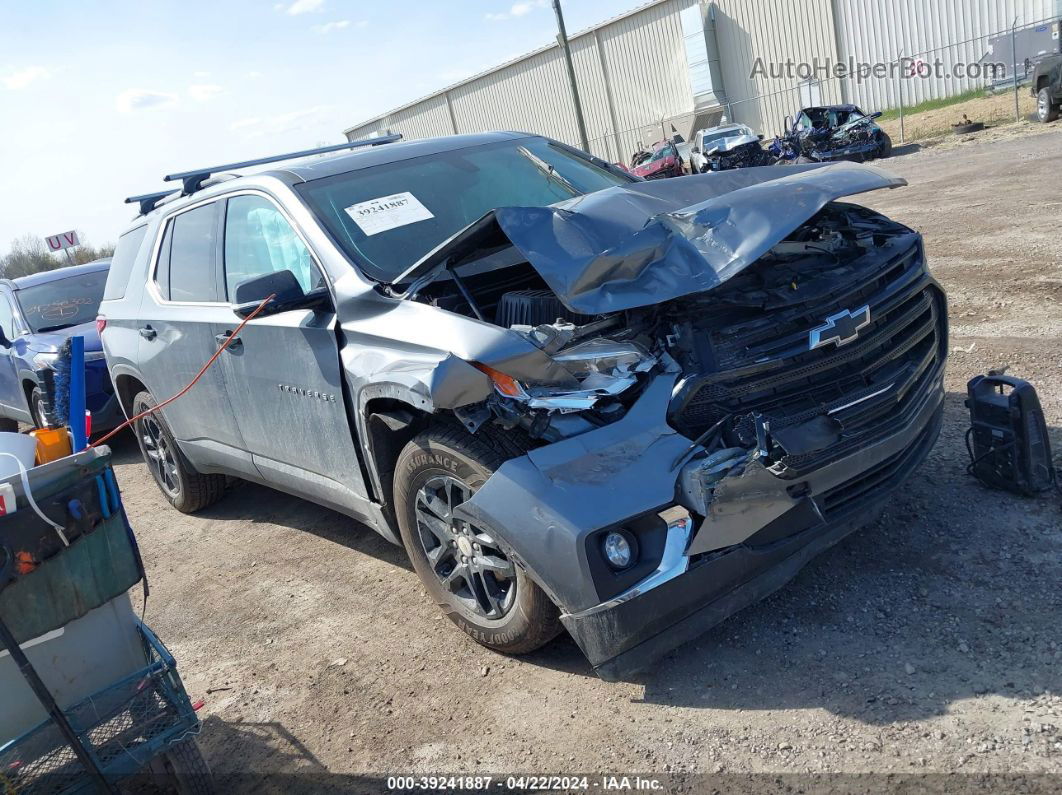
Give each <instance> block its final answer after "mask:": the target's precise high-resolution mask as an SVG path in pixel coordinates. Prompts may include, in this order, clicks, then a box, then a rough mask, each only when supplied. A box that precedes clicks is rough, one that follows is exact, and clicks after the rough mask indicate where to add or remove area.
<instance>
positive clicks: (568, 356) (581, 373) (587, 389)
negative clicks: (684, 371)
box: [476, 338, 657, 412]
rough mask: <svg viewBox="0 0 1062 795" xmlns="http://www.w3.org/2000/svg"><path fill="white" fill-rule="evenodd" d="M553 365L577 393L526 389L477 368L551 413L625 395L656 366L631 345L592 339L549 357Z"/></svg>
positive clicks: (504, 390) (501, 375) (645, 353)
mask: <svg viewBox="0 0 1062 795" xmlns="http://www.w3.org/2000/svg"><path fill="white" fill-rule="evenodd" d="M552 358H553V360H554V361H555V362H557V363H558V364H560V365H561V366H563V367H564V369H566V370H567V371H568V372H569V373H571V374H572V375H573V376H574V377H575V379H576V380H577V381H578V382H579V388H578V389H571V388H568V387H556V386H543V385H535V384H531V385H526V384H522V383H520V382H519V381H517V380H516V379H514V378H512V377H511V376H508V375H506V374H505V373H501V372H499V371H497V370H495V369H493V368H491V367H487V366H486V365H482V364H477V365H476V367H478V368H479V369H480V370H482V371H483V372H485V373H486V374H487V375H488V376H490V379H491V381H493V382H494V388H495V389H497V390H498V392H500V393H501V394H502V395H505V396H506V397H511V398H513V399H515V400H518V401H520V402H521V403H524V404H526V405H527V407H528V408H532V409H546V410H550V411H562V412H564V411H584V410H586V409H589V408H592V407H593V406H594V404H595V403H597V401H599V400H601V399H602V398H607V397H613V396H615V395H618V394H620V393H621V392H624V391H625V390H627V389H629V388H630V387H632V386H634V384H636V383H637V381H638V373H644V372H646V371H647V370H649V369H650V368H651V367H652V366H653V365H654V364H656V361H657V359H656V357H655V356H653V355H652V354H650V353H649V352H648V351H647V350H645V348H643V347H642V346H641V345H638V344H637V343H634V342H613V341H612V340H609V339H604V338H601V339H593V340H588V341H587V342H582V343H579V344H577V345H573V346H571V347H570V348H565V349H564V350H561V351H557V352H556V353H554V354H552Z"/></svg>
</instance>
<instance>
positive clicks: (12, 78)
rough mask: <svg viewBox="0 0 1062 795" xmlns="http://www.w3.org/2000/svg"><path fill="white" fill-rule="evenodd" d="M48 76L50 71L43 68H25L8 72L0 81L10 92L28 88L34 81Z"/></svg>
mask: <svg viewBox="0 0 1062 795" xmlns="http://www.w3.org/2000/svg"><path fill="white" fill-rule="evenodd" d="M49 74H51V70H50V69H46V68H44V67H43V66H26V67H23V68H22V69H16V70H15V71H13V72H8V73H7V74H5V75H4V76H3V77H2V78H0V80H2V81H3V83H4V88H8V89H10V90H11V91H21V90H22V89H23V88H28V87H29V85H30V83H32V82H33V81H34V80H38V79H40V78H42V77H47V76H48V75H49Z"/></svg>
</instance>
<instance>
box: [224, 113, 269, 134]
mask: <svg viewBox="0 0 1062 795" xmlns="http://www.w3.org/2000/svg"><path fill="white" fill-rule="evenodd" d="M261 123H262V120H261V119H260V118H258V117H257V116H252V117H251V118H249V119H240V120H238V121H234V122H233V123H232V124H230V125H229V129H230V130H233V131H235V130H242V129H244V128H246V127H257V126H258V125H260V124H261Z"/></svg>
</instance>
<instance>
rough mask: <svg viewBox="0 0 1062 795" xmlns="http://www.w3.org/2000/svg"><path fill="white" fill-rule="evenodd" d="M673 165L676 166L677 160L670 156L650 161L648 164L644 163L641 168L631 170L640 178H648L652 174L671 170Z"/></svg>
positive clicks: (636, 167)
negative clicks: (667, 169)
mask: <svg viewBox="0 0 1062 795" xmlns="http://www.w3.org/2000/svg"><path fill="white" fill-rule="evenodd" d="M673 165H675V158H674V157H672V156H671V155H668V156H667V157H662V158H660V159H659V160H650V161H649V162H648V163H642V164H641V165H640V166H635V167H634V168H633V169H631V173H632V174H637V175H638V176H639V177H647V176H649V175H650V174H655V173H656V172H657V171H663V170H664V169H665V168H670V167H671V166H673Z"/></svg>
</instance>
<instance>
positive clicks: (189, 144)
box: [0, 0, 644, 254]
mask: <svg viewBox="0 0 1062 795" xmlns="http://www.w3.org/2000/svg"><path fill="white" fill-rule="evenodd" d="M642 2H644V0H563V7H564V15H565V23H566V26H567V28H568V31H569V33H574V32H576V31H579V30H582V29H584V28H587V27H590V26H592V25H594V24H597V23H598V22H601V21H603V20H605V19H608V18H609V17H612V16H615V15H616V14H619V13H622V12H624V11H627V10H629V9H630V8H632V7H635V6H637V5H640V4H642ZM555 35H556V23H555V19H554V16H553V9H552V7H551V4H550V2H548V0H518V1H517V2H513V0H406V2H403V3H397V2H388V0H375V1H374V2H368V1H366V0H284V2H275V0H274V2H270V1H269V0H262V2H251V1H250V0H210V1H208V2H204V0H113V2H112V1H109V0H92V1H91V2H87V1H86V0H33V2H13V1H10V2H3V3H2V4H0V254H3V253H6V252H7V250H8V248H9V245H10V242H11V241H12V240H14V239H15V238H16V237H21V236H22V235H25V234H33V235H37V236H39V237H45V236H48V235H53V234H58V233H61V232H65V231H67V230H69V229H77V230H79V231H80V232H81V233H82V235H83V237H84V238H85V241H86V242H88V243H90V244H93V245H102V244H104V243H109V242H114V241H115V240H116V239H117V237H118V235H119V234H120V233H121V232H122V230H123V229H124V228H125V227H126V226H127V225H128V223H129V221H130V219H131V218H132V216H133V210H132V208H131V206H130V205H125V204H122V200H123V199H124V198H125V197H126V196H131V195H135V194H138V193H149V192H152V191H156V190H162V189H164V188H166V187H167V184H166V183H163V182H162V177H163V175H165V174H169V173H172V172H175V171H185V170H188V169H192V168H197V167H201V166H209V165H216V164H219V163H226V162H232V161H236V160H246V159H249V158H254V157H262V156H265V155H271V154H277V153H282V152H287V151H293V150H298V149H305V148H309V147H313V146H319V145H324V144H329V143H340V142H342V141H343V140H345V139H344V137H343V130H344V129H346V128H348V127H351V126H353V125H354V124H356V123H358V122H361V121H364V120H366V119H369V118H371V117H373V116H375V115H378V114H380V113H384V112H386V111H388V110H390V109H391V108H394V107H396V106H398V105H401V104H404V103H406V102H408V101H410V100H413V99H416V98H418V97H421V96H424V95H425V94H429V93H431V92H433V91H435V90H437V89H440V88H443V87H444V86H446V85H449V84H451V83H454V82H456V81H458V80H461V79H463V78H465V77H469V76H471V75H473V74H475V73H477V72H480V71H483V70H485V69H488V68H490V67H491V66H494V65H496V64H499V63H503V62H504V61H507V60H510V59H512V58H515V57H517V56H519V55H521V54H523V53H525V52H527V51H528V50H532V49H535V48H536V47H540V46H542V45H545V44H548V43H550V42H551V41H553V39H554V37H555Z"/></svg>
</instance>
